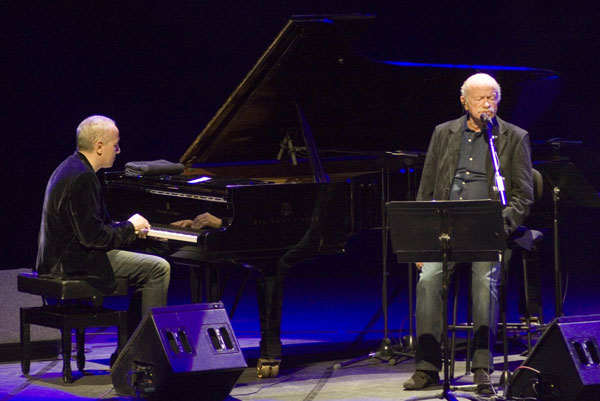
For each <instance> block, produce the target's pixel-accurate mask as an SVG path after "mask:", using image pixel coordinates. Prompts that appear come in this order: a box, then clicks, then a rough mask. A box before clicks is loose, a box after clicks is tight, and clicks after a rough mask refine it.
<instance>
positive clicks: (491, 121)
mask: <svg viewBox="0 0 600 401" xmlns="http://www.w3.org/2000/svg"><path fill="white" fill-rule="evenodd" d="M479 119H480V120H481V121H483V122H484V123H486V124H491V125H494V119H493V118H492V117H490V116H488V115H487V114H485V113H482V114H481V115H480V116H479Z"/></svg>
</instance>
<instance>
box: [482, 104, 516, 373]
mask: <svg viewBox="0 0 600 401" xmlns="http://www.w3.org/2000/svg"><path fill="white" fill-rule="evenodd" d="M480 118H481V121H483V122H484V123H485V131H486V133H487V136H488V144H489V147H490V155H491V156H492V162H493V164H494V182H495V184H496V185H495V187H494V189H495V190H496V191H498V194H499V195H500V202H501V203H502V206H506V204H507V202H506V190H505V187H504V177H502V174H500V160H499V159H498V152H496V145H495V144H494V140H495V139H496V138H497V137H496V136H495V135H494V120H493V119H492V118H490V117H489V116H488V115H487V114H482V115H481V117H480ZM500 269H501V272H500V275H501V276H500V277H501V278H500V289H499V292H500V311H501V312H500V313H501V315H502V316H501V320H502V346H503V354H504V361H503V362H504V370H503V372H502V377H501V378H500V382H501V383H502V384H504V385H506V384H508V383H509V380H510V373H509V369H508V337H507V333H506V290H505V287H506V285H507V281H508V277H507V269H508V266H507V265H506V261H505V260H504V258H502V262H501V264H500ZM490 330H491V325H490Z"/></svg>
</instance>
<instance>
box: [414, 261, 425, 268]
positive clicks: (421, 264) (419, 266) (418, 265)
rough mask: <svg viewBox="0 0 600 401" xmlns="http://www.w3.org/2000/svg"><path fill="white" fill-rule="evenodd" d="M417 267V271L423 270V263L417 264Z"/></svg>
mask: <svg viewBox="0 0 600 401" xmlns="http://www.w3.org/2000/svg"><path fill="white" fill-rule="evenodd" d="M415 266H417V269H419V270H421V269H422V268H423V262H415Z"/></svg>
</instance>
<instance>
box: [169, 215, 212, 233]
mask: <svg viewBox="0 0 600 401" xmlns="http://www.w3.org/2000/svg"><path fill="white" fill-rule="evenodd" d="M171 225H172V226H176V227H189V228H195V229H198V230H199V229H201V228H204V227H210V228H219V227H221V226H222V225H223V220H221V219H220V218H218V217H216V216H213V215H212V214H210V213H208V212H206V213H202V214H199V215H198V216H196V217H195V218H194V220H189V219H187V220H179V221H175V222H173V223H171Z"/></svg>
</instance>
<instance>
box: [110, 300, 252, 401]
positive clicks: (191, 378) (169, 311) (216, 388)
mask: <svg viewBox="0 0 600 401" xmlns="http://www.w3.org/2000/svg"><path fill="white" fill-rule="evenodd" d="M246 367H247V365H246V361H245V359H244V356H243V354H242V351H241V349H240V345H239V343H238V341H237V339H236V338H235V335H234V334H233V330H232V329H231V324H230V322H229V318H228V317H227V313H226V311H225V309H224V307H223V304H222V303H221V302H215V303H206V304H192V305H177V306H167V307H162V308H153V309H152V310H151V311H150V312H148V313H147V314H146V316H144V319H143V320H142V322H141V323H140V325H139V326H138V327H137V329H136V330H135V332H134V333H133V335H132V336H131V338H130V339H129V341H128V342H127V344H126V345H125V347H124V348H123V350H122V351H121V352H120V353H119V356H118V358H117V359H116V361H115V363H114V364H113V366H112V368H111V372H110V374H111V378H112V382H113V385H114V387H115V390H116V391H117V393H119V394H122V395H130V396H134V397H138V398H148V399H160V400H166V399H171V400H180V399H194V400H200V399H201V400H207V401H221V400H224V399H225V398H227V396H228V395H229V393H230V392H231V389H232V388H233V386H234V385H235V383H236V381H237V380H238V378H239V377H240V375H241V374H242V372H243V370H244V368H246Z"/></svg>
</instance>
